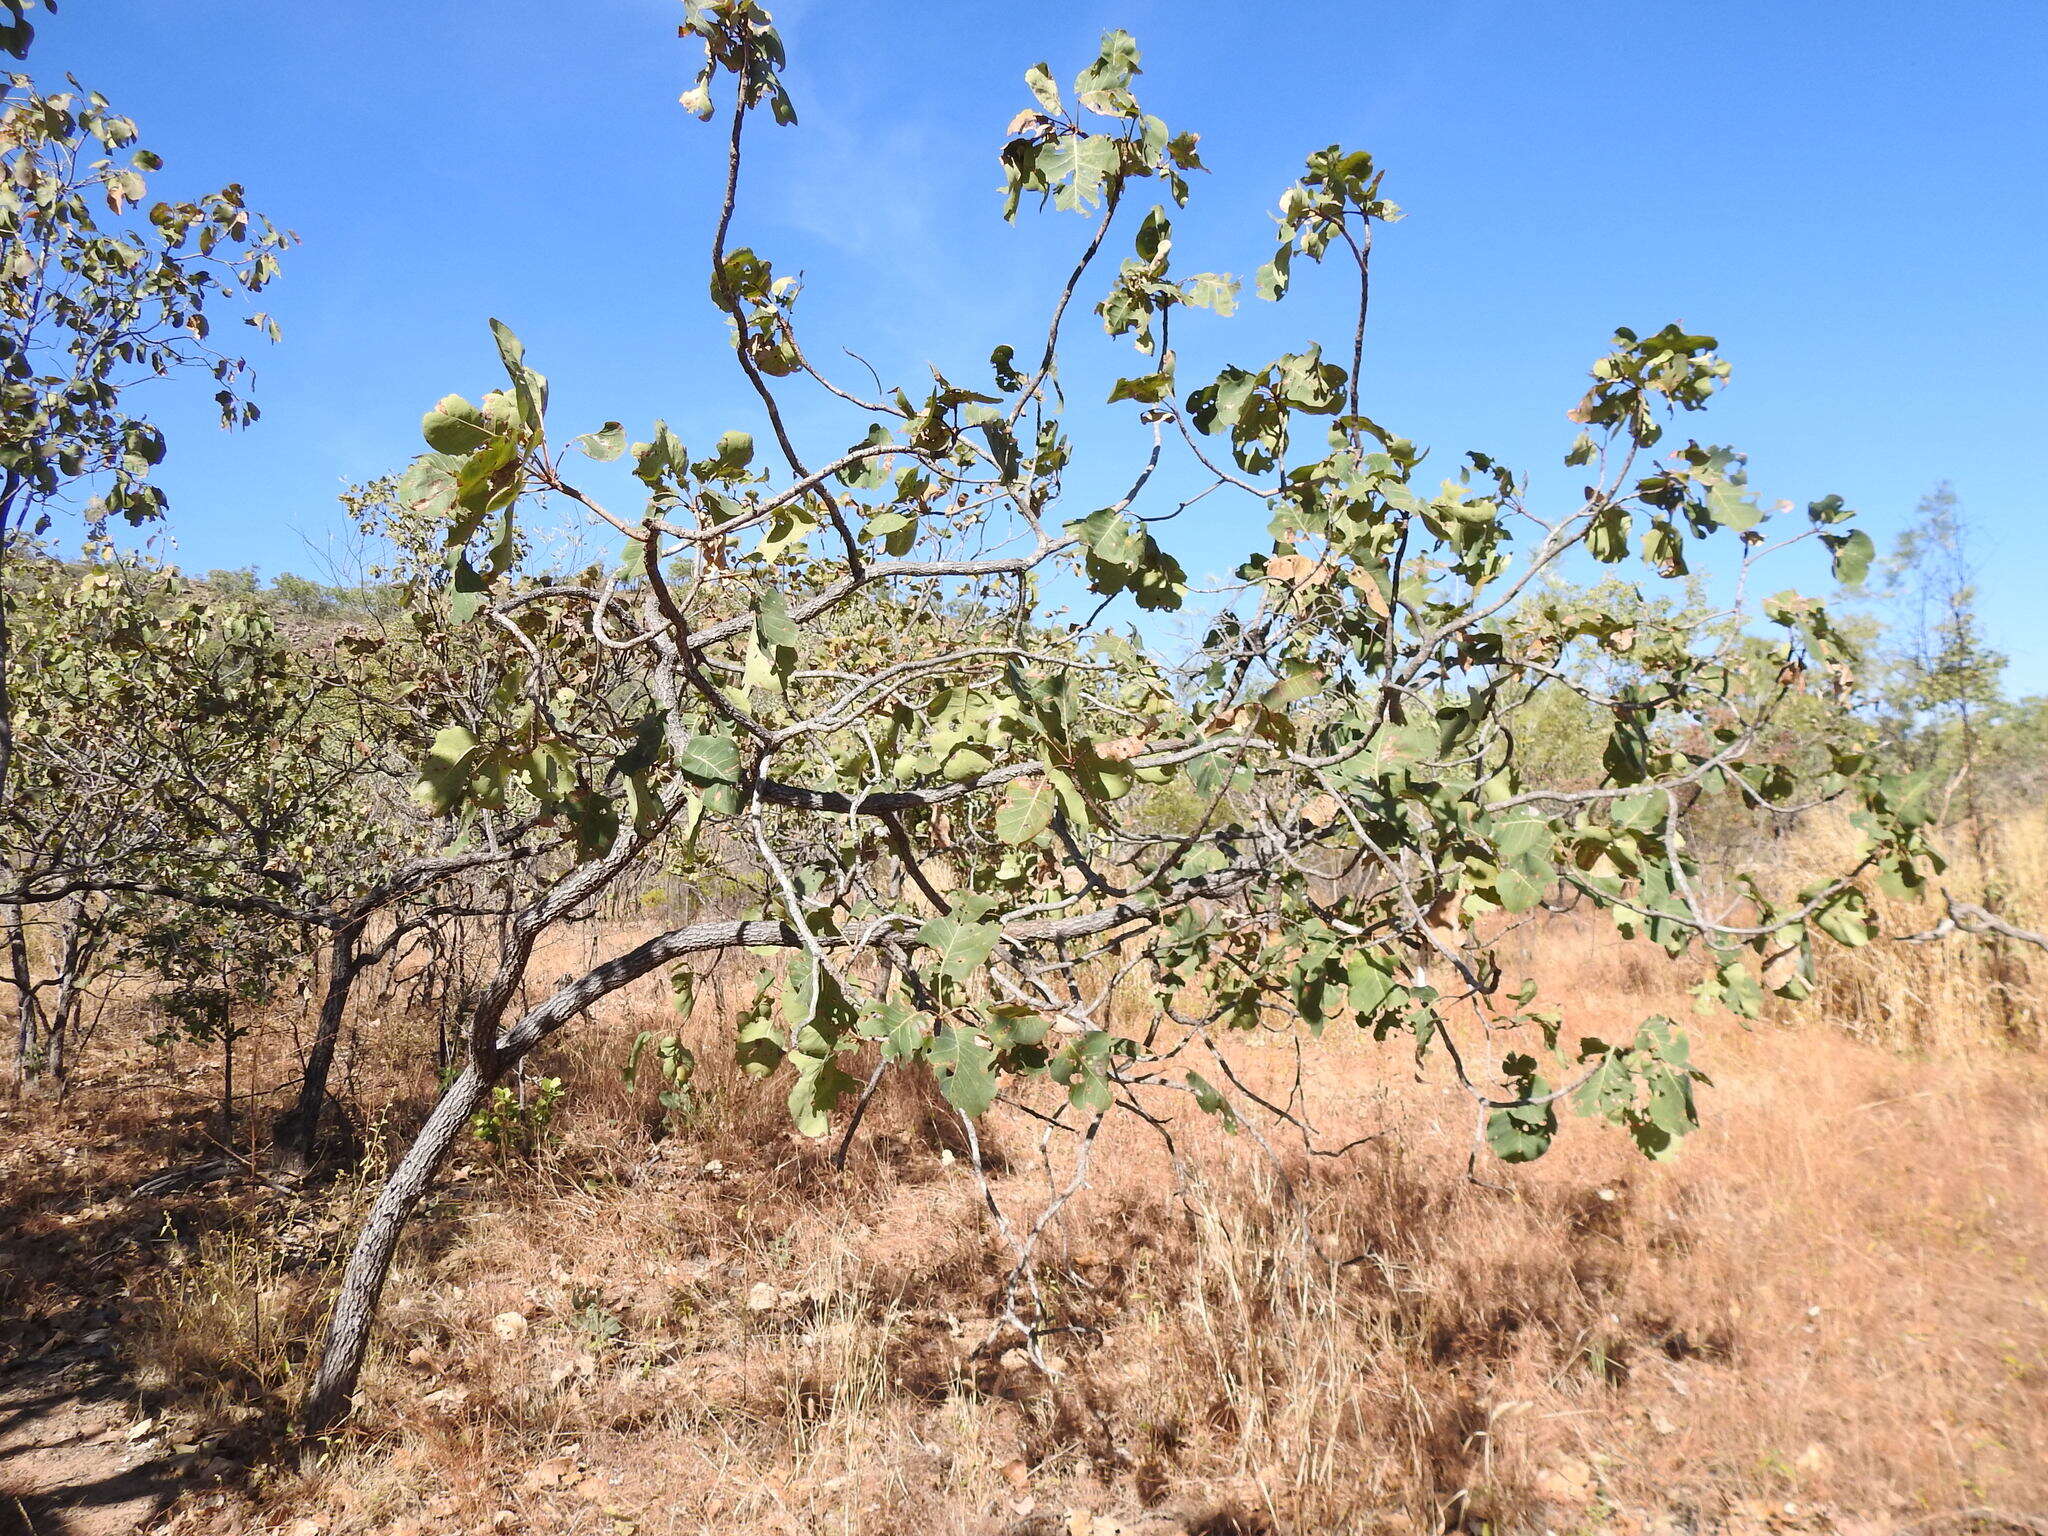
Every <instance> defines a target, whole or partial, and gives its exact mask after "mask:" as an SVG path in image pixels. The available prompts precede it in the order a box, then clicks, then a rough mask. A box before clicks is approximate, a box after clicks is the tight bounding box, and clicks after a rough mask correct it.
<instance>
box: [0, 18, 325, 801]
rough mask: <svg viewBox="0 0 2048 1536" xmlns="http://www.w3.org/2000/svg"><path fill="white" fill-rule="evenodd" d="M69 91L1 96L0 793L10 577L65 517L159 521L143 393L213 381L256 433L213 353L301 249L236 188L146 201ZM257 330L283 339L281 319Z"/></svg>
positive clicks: (100, 104) (118, 147)
mask: <svg viewBox="0 0 2048 1536" xmlns="http://www.w3.org/2000/svg"><path fill="white" fill-rule="evenodd" d="M32 9H34V7H33V5H32V4H25V3H22V0H10V3H8V5H7V7H6V10H7V13H8V19H7V20H6V21H5V22H4V23H0V47H6V48H7V49H8V50H9V51H10V52H12V53H13V54H14V55H15V56H16V57H17V58H19V57H23V56H25V55H26V53H27V50H28V46H29V41H30V39H31V38H32V36H33V28H32V27H31V25H30V24H29V23H28V21H27V20H26V13H27V12H28V11H29V10H32ZM68 83H69V84H70V86H71V89H70V90H67V91H45V90H42V89H41V88H39V87H38V86H37V84H36V82H35V81H34V80H33V79H32V78H30V77H29V76H27V75H24V74H18V73H12V74H9V75H8V76H7V81H6V85H5V88H4V89H0V255H4V260H0V793H4V791H5V789H6V785H7V775H8V770H9V760H10V757H11V755H12V750H13V731H14V724H15V711H14V709H13V706H12V703H11V701H10V699H9V697H8V685H9V678H8V659H9V645H10V640H9V635H8V627H7V605H6V601H5V597H6V584H5V580H4V578H5V572H6V562H7V561H8V560H10V559H11V558H13V557H14V555H15V553H16V550H17V545H18V543H19V541H20V540H21V539H22V538H23V537H24V536H26V537H27V538H30V539H37V538H41V537H42V535H43V534H44V532H45V531H46V530H47V529H48V527H49V526H50V520H51V518H52V516H53V515H54V514H55V513H56V512H58V511H60V510H64V509H69V510H72V511H75V512H77V513H79V514H80V515H82V517H83V518H84V520H85V521H86V523H87V525H88V527H89V528H97V527H99V526H101V525H103V524H104V523H105V521H106V520H107V519H108V518H112V517H119V518H122V519H123V520H125V521H126V522H128V523H130V524H131V525H133V524H141V523H146V522H150V521H152V520H154V519H156V518H159V517H161V516H162V515H163V512H164V507H165V497H164V493H163V491H162V489H161V488H160V487H159V486H157V485H156V484H155V483H154V482H153V481H152V480H151V479H150V474H151V471H152V470H153V469H154V468H155V467H156V465H157V464H159V463H160V462H161V461H162V459H163V456H164V446H165V445H164V437H163V433H162V432H161V431H159V430H158V429H157V428H156V427H155V426H154V425H153V424H152V423H151V422H150V421H149V419H148V418H147V417H146V416H143V415H140V414H137V413H136V412H135V411H134V410H133V408H132V407H131V406H130V405H129V404H128V395H129V393H130V391H131V390H132V389H133V387H134V386H135V385H136V384H138V383H140V382H142V381H144V380H147V379H152V378H162V377H165V376H167V375H170V374H174V373H183V372H186V371H189V370H193V369H199V370H203V371H204V372H206V373H207V374H209V375H210V376H211V377H212V379H213V380H214V382H215V384H216V385H217V386H218V389H217V391H216V393H215V396H214V398H215V400H216V401H217V402H218V404H219V406H220V414H221V422H222V425H224V426H238V425H246V424H248V423H249V422H252V421H254V420H255V419H256V416H257V411H256V407H255V406H254V405H253V404H252V403H251V402H250V401H249V400H248V399H247V398H246V396H245V394H244V392H243V386H244V382H245V380H246V376H247V371H248V370H247V365H246V363H245V362H244V360H243V359H242V358H241V357H239V356H237V355H235V354H233V353H232V352H230V351H226V350H223V349H221V348H220V347H218V346H216V345H215V344H214V341H213V339H212V337H213V320H214V317H215V315H216V314H217V313H218V311H219V310H220V308H222V307H223V306H224V305H226V304H232V303H233V302H235V301H236V300H238V299H241V298H245V297H250V296H253V295H255V294H258V293H260V292H261V291H262V290H263V289H264V288H265V287H266V286H267V285H268V284H269V282H270V280H271V279H272V278H273V277H274V276H275V275H276V273H277V254H278V252H279V250H280V249H282V248H283V247H284V246H285V245H286V244H288V243H289V242H290V241H291V239H292V237H291V236H290V235H289V234H288V233H286V232H284V231H281V230H279V229H276V228H275V227H273V226H272V225H271V223H270V221H269V220H267V219H265V218H264V217H263V216H262V215H261V214H258V213H254V212H252V211H251V210H250V209H249V207H248V206H247V204H246V203H245V201H244V199H243V194H242V189H241V187H239V186H236V185H229V186H226V187H223V188H221V189H220V190H219V191H216V192H210V193H207V194H205V195H204V196H202V197H199V198H196V199H192V200H184V201H169V200H165V201H157V202H149V201H148V199H149V195H150V178H151V177H152V176H154V175H155V174H156V173H157V172H158V171H160V170H161V169H162V167H163V161H162V159H161V158H160V157H159V156H157V155H156V154H155V153H154V152H152V151H150V150H148V149H144V148H142V147H141V146H140V144H139V142H138V139H137V132H136V127H135V124H134V122H133V121H131V120H130V119H128V118H126V117H123V116H121V115H120V114H118V113H116V112H115V111H114V110H113V108H112V107H111V106H109V105H108V103H107V101H106V99H105V98H104V97H102V96H100V95H99V94H98V93H97V92H93V91H87V90H86V89H85V88H84V87H82V86H80V85H79V84H78V82H77V81H75V80H72V81H69V82H68ZM145 209H146V217H145V218H144V219H143V220H140V221H136V220H133V219H130V218H129V217H128V215H129V214H130V213H131V211H133V210H145ZM244 319H245V320H246V321H247V323H248V324H250V325H253V326H255V327H257V328H258V329H260V330H262V331H263V332H265V333H266V334H267V335H269V336H270V337H271V338H272V339H275V338H276V335H277V326H276V323H275V322H274V321H272V320H271V319H270V317H269V316H268V315H265V314H263V313H261V312H253V313H250V314H247V315H245V316H244Z"/></svg>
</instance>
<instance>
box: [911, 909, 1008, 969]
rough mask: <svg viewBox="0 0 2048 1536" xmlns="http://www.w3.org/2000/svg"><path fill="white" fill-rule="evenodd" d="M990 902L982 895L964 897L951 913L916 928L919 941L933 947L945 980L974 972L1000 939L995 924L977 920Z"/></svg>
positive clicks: (935, 958) (934, 955)
mask: <svg viewBox="0 0 2048 1536" xmlns="http://www.w3.org/2000/svg"><path fill="white" fill-rule="evenodd" d="M990 905H992V903H991V902H990V901H989V899H988V898H987V897H985V896H970V897H966V898H963V899H962V900H961V901H960V902H959V903H958V904H957V905H956V907H955V908H954V910H953V911H952V912H950V913H948V914H947V915H946V916H944V917H935V918H933V919H932V920H931V921H930V922H928V923H926V924H925V925H924V926H923V927H922V928H920V929H919V930H918V931H917V938H918V942H919V943H920V944H924V945H926V946H928V947H929V948H930V949H931V950H932V952H933V958H934V960H935V961H936V962H937V964H938V967H939V974H940V975H942V976H944V977H946V979H947V980H949V981H963V980H965V979H966V978H967V977H968V976H971V975H973V974H974V972H975V971H977V970H979V969H980V968H981V965H982V963H983V962H984V961H986V960H987V959H988V957H989V955H990V954H991V953H992V952H993V951H994V949H995V947H996V944H997V942H998V941H999V940H1000V939H1001V938H1002V936H1003V931H1002V929H1001V928H999V927H998V926H997V925H996V924H994V923H984V922H979V921H977V919H978V918H979V917H980V915H981V914H982V913H983V912H985V911H987V910H988V908H989V907H990Z"/></svg>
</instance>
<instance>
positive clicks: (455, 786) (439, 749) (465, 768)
mask: <svg viewBox="0 0 2048 1536" xmlns="http://www.w3.org/2000/svg"><path fill="white" fill-rule="evenodd" d="M476 754H477V740H476V738H475V737H474V736H472V735H471V734H470V733H469V732H468V730H466V729H465V728H464V727H462V726H459V725H445V726H443V727H442V728H441V729H440V730H439V731H438V732H436V733H435V736H434V744H433V746H432V747H430V748H429V749H428V751H427V760H426V762H425V763H423V764H422V765H421V767H420V777H419V783H418V784H417V785H416V786H415V788H414V790H413V795H414V797H415V798H416V799H417V800H418V801H419V802H420V804H421V805H423V806H424V807H425V808H426V809H427V810H429V811H431V812H432V813H433V814H434V815H436V816H445V815H447V814H448V813H449V812H450V811H452V810H454V809H455V807H456V806H457V805H458V804H460V803H461V800H462V790H463V786H464V785H465V784H467V783H468V781H469V773H470V766H471V764H472V763H473V762H474V761H475V759H476Z"/></svg>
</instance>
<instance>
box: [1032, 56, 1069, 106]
mask: <svg viewBox="0 0 2048 1536" xmlns="http://www.w3.org/2000/svg"><path fill="white" fill-rule="evenodd" d="M1024 83H1025V84H1026V85H1027V86H1029V87H1030V88H1031V94H1032V95H1033V96H1035V97H1036V98H1037V99H1038V104H1039V106H1041V107H1043V108H1044V109H1045V113H1046V116H1048V117H1064V116H1066V113H1067V109H1066V107H1065V106H1064V105H1063V104H1062V103H1061V101H1060V88H1059V86H1058V85H1057V84H1056V83H1055V82H1054V80H1053V78H1052V71H1051V70H1049V69H1047V68H1046V67H1045V65H1044V64H1042V63H1041V64H1034V65H1032V66H1031V67H1030V68H1029V69H1027V70H1025V71H1024Z"/></svg>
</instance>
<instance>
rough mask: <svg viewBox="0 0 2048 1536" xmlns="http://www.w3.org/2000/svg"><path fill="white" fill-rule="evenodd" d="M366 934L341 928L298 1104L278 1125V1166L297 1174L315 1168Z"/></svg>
mask: <svg viewBox="0 0 2048 1536" xmlns="http://www.w3.org/2000/svg"><path fill="white" fill-rule="evenodd" d="M362 932H363V931H362V928H361V927H360V926H359V925H356V924H350V925H349V926H347V927H345V928H341V929H338V930H337V931H336V932H335V935H334V941H333V943H332V944H331V945H330V946H329V947H328V952H327V990H326V992H325V993H323V994H322V995H321V998H320V1023H319V1025H318V1027H317V1028H316V1029H315V1030H314V1032H313V1047H312V1049H311V1050H310V1051H308V1052H307V1054H306V1071H305V1076H304V1077H303V1078H302V1079H301V1080H300V1083H299V1102H298V1103H297V1104H296V1105H295V1106H293V1108H292V1109H291V1110H289V1111H288V1112H287V1113H286V1114H285V1115H284V1116H283V1117H282V1118H281V1119H279V1121H278V1123H277V1148H276V1155H277V1159H278V1162H279V1163H280V1164H281V1165H282V1166H284V1167H286V1168H288V1169H290V1170H291V1171H293V1172H295V1173H304V1172H305V1171H306V1170H307V1169H309V1168H311V1167H312V1166H313V1156H314V1149H315V1143H316V1142H317V1141H318V1139H319V1134H320V1116H321V1112H322V1110H324V1109H325V1108H326V1106H327V1079H328V1076H329V1075H330V1073H331V1072H332V1071H333V1069H334V1052H335V1049H336V1047H337V1045H338V1044H339V1042H340V1040H341V1026H342V1021H343V1018H344V1017H345V1016H346V1014H347V1013H348V999H349V992H350V991H351V989H352V988H354V986H355V983H356V977H357V976H358V975H360V974H361V973H362V965H361V961H360V958H359V956H358V953H357V943H358V941H359V940H360V939H361V938H362Z"/></svg>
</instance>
